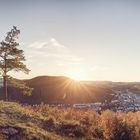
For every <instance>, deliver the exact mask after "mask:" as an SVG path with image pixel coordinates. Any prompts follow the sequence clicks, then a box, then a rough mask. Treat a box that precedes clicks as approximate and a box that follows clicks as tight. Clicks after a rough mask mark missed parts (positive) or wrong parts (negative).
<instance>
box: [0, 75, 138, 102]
mask: <svg viewBox="0 0 140 140" xmlns="http://www.w3.org/2000/svg"><path fill="white" fill-rule="evenodd" d="M18 81H19V82H25V83H26V84H27V85H28V86H30V87H32V88H33V89H34V90H33V92H32V95H31V96H25V95H23V93H22V92H21V91H20V90H18V89H15V88H13V87H8V93H9V99H10V101H18V102H21V103H29V104H40V103H41V102H44V103H49V104H59V103H65V104H74V103H91V102H104V101H105V100H112V99H114V98H115V96H114V95H115V94H116V93H119V94H124V93H125V94H127V93H128V94H130V93H134V94H137V95H140V82H111V81H81V82H77V81H74V80H72V79H70V78H68V77H64V76H38V77H35V78H32V79H28V80H18ZM1 83H2V81H1ZM3 97H4V96H3V92H2V88H0V99H3Z"/></svg>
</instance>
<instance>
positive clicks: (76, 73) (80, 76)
mask: <svg viewBox="0 0 140 140" xmlns="http://www.w3.org/2000/svg"><path fill="white" fill-rule="evenodd" d="M67 76H68V77H70V78H71V79H73V80H75V81H81V80H84V79H85V76H84V74H83V73H82V72H80V71H70V72H69V73H68V74H67Z"/></svg>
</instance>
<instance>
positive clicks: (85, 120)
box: [0, 102, 140, 140]
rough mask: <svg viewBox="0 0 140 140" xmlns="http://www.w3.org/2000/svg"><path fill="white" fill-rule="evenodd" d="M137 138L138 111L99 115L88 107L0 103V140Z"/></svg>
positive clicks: (128, 139)
mask: <svg viewBox="0 0 140 140" xmlns="http://www.w3.org/2000/svg"><path fill="white" fill-rule="evenodd" d="M1 139H2V140H9V139H10V140H47V139H48V140H78V139H80V140H81V139H82V140H103V139H104V140H139V139H140V112H136V113H132V112H130V113H127V114H124V113H113V112H111V111H109V110H108V111H105V112H102V114H101V115H99V114H97V113H96V112H94V111H91V110H81V111H80V110H74V109H71V108H65V109H64V108H51V107H48V106H47V105H41V106H36V107H32V106H22V105H20V104H17V103H13V102H0V140H1Z"/></svg>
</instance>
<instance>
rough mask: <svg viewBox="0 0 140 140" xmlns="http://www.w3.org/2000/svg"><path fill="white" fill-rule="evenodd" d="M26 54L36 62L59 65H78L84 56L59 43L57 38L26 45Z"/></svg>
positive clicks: (30, 59)
mask: <svg viewBox="0 0 140 140" xmlns="http://www.w3.org/2000/svg"><path fill="white" fill-rule="evenodd" d="M26 46H27V47H28V48H27V47H26V51H25V54H26V56H27V60H28V59H29V61H30V62H32V63H35V62H39V63H44V64H46V63H48V61H49V63H50V62H51V63H52V64H54V63H55V64H56V65H57V66H60V65H61V66H64V65H65V66H66V65H76V64H77V65H78V64H80V62H81V61H82V58H80V57H77V56H76V55H74V53H73V52H72V51H71V50H70V49H69V48H68V47H66V46H64V45H63V44H61V43H59V42H58V41H57V40H56V39H55V38H50V39H47V40H46V41H42V42H41V41H38V42H33V43H30V44H28V45H26Z"/></svg>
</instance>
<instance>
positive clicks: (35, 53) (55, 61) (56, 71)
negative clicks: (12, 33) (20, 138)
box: [0, 0, 140, 81]
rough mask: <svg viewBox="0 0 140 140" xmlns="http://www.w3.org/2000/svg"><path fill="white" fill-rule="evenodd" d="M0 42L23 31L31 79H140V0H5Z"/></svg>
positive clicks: (0, 4) (2, 1)
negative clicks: (57, 77) (14, 31)
mask: <svg viewBox="0 0 140 140" xmlns="http://www.w3.org/2000/svg"><path fill="white" fill-rule="evenodd" d="M0 25H1V26H0V40H2V39H3V38H4V36H5V33H6V32H7V31H9V30H10V29H11V27H12V26H13V25H15V26H17V27H18V28H19V29H20V30H21V34H20V37H19V43H20V47H21V48H22V49H23V50H24V51H25V56H26V59H27V61H26V64H27V66H28V67H29V68H30V69H31V72H30V74H29V75H25V74H23V73H14V72H13V73H12V75H13V76H15V77H17V78H31V77H34V76H38V75H64V76H72V77H76V78H79V79H81V80H111V81H140V1H139V0H0Z"/></svg>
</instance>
